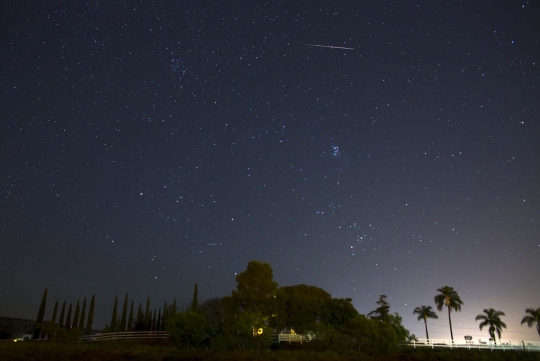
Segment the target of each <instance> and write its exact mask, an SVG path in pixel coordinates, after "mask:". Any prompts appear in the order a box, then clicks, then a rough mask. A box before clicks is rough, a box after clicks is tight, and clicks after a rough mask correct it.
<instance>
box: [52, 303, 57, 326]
mask: <svg viewBox="0 0 540 361" xmlns="http://www.w3.org/2000/svg"><path fill="white" fill-rule="evenodd" d="M57 312H58V300H56V302H55V304H54V310H53V313H52V322H56V313H57Z"/></svg>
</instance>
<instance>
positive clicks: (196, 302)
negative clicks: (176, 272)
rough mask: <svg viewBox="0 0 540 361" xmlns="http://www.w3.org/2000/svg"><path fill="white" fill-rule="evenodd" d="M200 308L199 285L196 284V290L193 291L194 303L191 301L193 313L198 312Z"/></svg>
mask: <svg viewBox="0 0 540 361" xmlns="http://www.w3.org/2000/svg"><path fill="white" fill-rule="evenodd" d="M198 307H199V285H198V284H197V283H195V289H194V290H193V301H191V311H193V312H197V308H198Z"/></svg>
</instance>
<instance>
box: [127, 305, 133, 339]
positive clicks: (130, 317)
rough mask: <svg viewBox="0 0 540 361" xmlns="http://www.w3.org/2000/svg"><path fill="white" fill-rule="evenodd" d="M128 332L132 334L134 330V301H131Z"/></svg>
mask: <svg viewBox="0 0 540 361" xmlns="http://www.w3.org/2000/svg"><path fill="white" fill-rule="evenodd" d="M127 330H128V331H129V332H131V331H132V330H133V300H131V307H130V309H129V317H128V325H127Z"/></svg>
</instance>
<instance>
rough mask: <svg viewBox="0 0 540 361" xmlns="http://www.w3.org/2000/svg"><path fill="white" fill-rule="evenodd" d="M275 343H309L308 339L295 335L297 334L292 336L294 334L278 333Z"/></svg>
mask: <svg viewBox="0 0 540 361" xmlns="http://www.w3.org/2000/svg"><path fill="white" fill-rule="evenodd" d="M277 336H278V337H277V342H278V343H281V342H288V343H291V342H300V343H301V344H302V343H303V342H306V341H309V339H308V338H306V337H305V336H304V335H297V334H294V333H292V334H291V333H280V334H279V335H277Z"/></svg>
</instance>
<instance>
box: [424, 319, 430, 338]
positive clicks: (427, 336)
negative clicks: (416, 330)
mask: <svg viewBox="0 0 540 361" xmlns="http://www.w3.org/2000/svg"><path fill="white" fill-rule="evenodd" d="M424 326H426V338H427V339H428V340H429V333H428V332H427V322H426V320H425V319H424Z"/></svg>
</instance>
